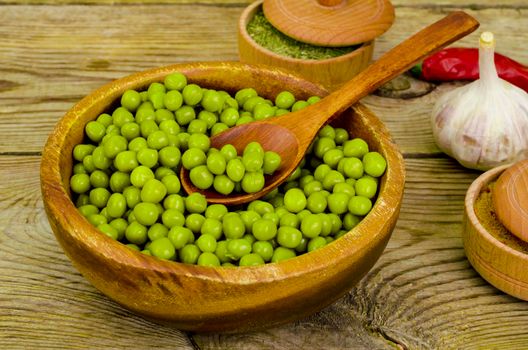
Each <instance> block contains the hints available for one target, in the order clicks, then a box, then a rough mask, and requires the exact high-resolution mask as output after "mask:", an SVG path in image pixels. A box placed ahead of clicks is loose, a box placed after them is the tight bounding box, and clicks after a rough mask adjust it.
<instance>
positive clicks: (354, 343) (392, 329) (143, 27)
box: [0, 0, 528, 349]
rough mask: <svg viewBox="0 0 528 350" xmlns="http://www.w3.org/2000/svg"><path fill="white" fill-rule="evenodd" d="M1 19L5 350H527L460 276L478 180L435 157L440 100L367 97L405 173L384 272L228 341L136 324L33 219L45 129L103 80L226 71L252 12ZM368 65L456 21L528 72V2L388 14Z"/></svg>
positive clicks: (434, 6) (154, 4) (517, 314)
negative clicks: (326, 302) (435, 112)
mask: <svg viewBox="0 0 528 350" xmlns="http://www.w3.org/2000/svg"><path fill="white" fill-rule="evenodd" d="M2 3H4V4H0V37H1V39H0V71H1V73H2V74H1V76H0V136H1V137H0V180H1V181H0V210H1V211H0V348H2V349H34V348H53V349H71V348H92V349H109V348H111V349H122V348H130V349H150V348H157V349H165V348H166V349H169V348H171V349H173V348H181V349H238V348H248V349H290V348H306V349H394V348H397V349H398V348H399V349H528V332H527V331H526V324H528V303H526V302H522V301H519V300H517V299H515V298H513V297H510V296H508V295H506V294H504V293H502V292H500V291H498V290H497V289H495V288H493V287H492V286H490V285H489V284H488V283H487V282H486V281H485V280H483V279H482V278H481V277H480V276H479V275H478V274H477V273H476V272H475V271H474V270H473V269H472V268H471V266H470V265H469V263H468V261H467V259H466V257H465V255H464V250H463V248H462V240H461V235H460V230H461V228H462V224H461V220H462V213H463V200H464V195H465V192H466V190H467V188H468V186H469V184H470V183H471V182H472V181H473V180H474V179H475V178H476V177H477V176H478V175H479V173H478V172H474V171H469V170H466V169H464V168H462V167H461V166H459V165H458V164H457V163H456V162H454V161H453V160H451V159H449V158H447V157H446V156H445V155H443V154H442V153H441V152H440V151H439V150H438V148H437V147H436V146H435V144H434V142H433V138H432V134H431V131H430V127H429V113H430V111H431V107H432V104H433V103H434V101H435V100H436V98H437V97H438V96H439V95H440V94H441V93H442V92H443V91H446V90H447V89H450V88H452V87H453V86H454V85H455V84H443V85H442V86H440V87H439V88H437V89H435V90H434V91H432V92H431V93H429V94H427V95H425V96H423V97H420V98H415V99H409V100H395V99H389V98H383V97H378V96H368V97H366V98H365V99H363V102H364V103H365V104H366V105H368V106H369V107H370V108H371V109H372V110H373V111H374V112H375V113H377V114H378V116H379V117H380V118H381V119H382V120H383V121H384V122H385V123H386V124H387V126H388V127H389V129H390V130H391V132H392V134H393V137H394V139H395V140H396V142H397V143H398V145H399V146H400V148H401V150H402V152H403V154H404V157H405V160H406V166H407V184H406V188H405V195H404V202H403V206H402V210H401V215H400V219H399V221H398V224H397V226H396V229H395V231H394V234H393V236H392V238H391V240H390V242H389V245H388V247H387V249H386V251H385V252H384V254H383V255H382V257H381V259H380V260H379V261H378V263H377V264H376V265H375V266H374V268H373V269H372V270H371V272H370V273H369V274H368V275H367V276H366V277H365V278H364V279H363V280H362V281H361V282H360V283H359V284H358V285H357V287H356V288H354V289H353V290H352V291H351V292H350V293H349V294H348V295H347V296H345V297H344V298H342V299H341V300H339V301H338V302H336V303H335V304H333V305H332V306H330V307H328V308H326V309H325V310H323V311H322V312H320V313H318V314H316V315H313V316H312V317H309V318H307V319H303V320H301V321H299V322H297V323H294V324H290V325H286V326H283V327H279V328H274V329H268V330H265V331H260V332H254V333H248V334H238V335H217V334H208V335H203V334H186V333H183V332H180V331H178V330H175V329H171V328H167V327H164V326H160V325H157V324H154V323H152V322H149V321H146V320H144V319H142V318H141V317H138V316H135V315H133V314H131V313H129V312H128V311H126V310H125V309H123V308H122V307H120V306H119V305H117V304H115V303H114V302H112V301H110V300H109V299H107V298H106V297H105V296H103V295H102V294H101V293H99V292H98V291H97V290H96V289H95V288H93V287H92V286H91V285H90V284H88V282H86V281H85V280H84V278H82V276H80V274H79V273H78V272H77V271H76V270H75V269H74V268H73V267H72V266H71V264H70V262H69V260H68V259H67V258H66V256H65V255H64V254H63V252H62V250H61V249H60V247H59V246H58V244H57V242H56V241H55V239H54V237H53V234H52V232H51V230H50V227H49V225H48V222H47V219H46V216H45V214H44V210H43V207H42V202H41V197H40V188H39V178H38V175H39V171H38V169H39V158H40V152H41V149H42V146H43V144H44V142H45V140H46V137H47V135H48V133H49V132H50V131H51V129H52V127H53V125H54V124H55V123H56V121H57V120H58V119H59V118H60V117H61V116H62V115H63V114H64V112H65V111H66V110H67V109H68V108H70V107H71V106H72V105H73V104H74V103H75V102H76V101H78V100H79V99H81V98H82V97H83V96H84V95H86V94H88V93H89V92H90V91H92V90H93V89H95V88H97V87H99V86H100V85H102V84H103V83H106V82H108V81H110V80H111V79H114V78H118V77H121V76H124V75H127V74H129V73H132V72H135V71H139V70H143V69H147V68H152V67H155V66H160V65H165V64H170V63H176V62H187V61H204V60H236V59H237V46H236V23H237V20H238V16H239V15H240V13H241V12H242V10H243V8H244V7H245V6H247V5H248V4H249V3H250V1H247V0H240V1H230V0H219V1H213V0H202V1H190V0H189V1H187V0H182V1H176V0H175V1H169V0H137V1H132V2H129V1H124V0H123V1H116V0H26V1H24V0H20V1H17V0H10V1H9V2H6V1H3V2H2ZM393 4H394V5H395V9H396V21H395V23H394V26H393V27H392V28H391V29H390V30H389V31H388V32H387V33H385V34H384V35H383V36H382V37H381V38H380V39H379V40H378V42H377V45H376V48H375V52H374V56H375V57H379V55H380V54H381V53H383V52H385V51H386V50H388V49H389V48H390V47H392V46H393V45H394V44H396V43H398V42H400V41H401V40H403V39H404V38H406V37H407V36H409V35H410V34H411V33H414V32H416V31H417V30H418V29H419V28H421V27H423V26H425V25H426V24H429V23H431V22H433V21H435V20H437V19H439V18H440V17H442V16H443V15H444V14H445V13H446V12H447V11H449V10H451V9H455V8H457V9H459V8H462V9H465V10H467V11H468V12H469V13H470V14H472V15H474V16H475V17H476V18H477V19H479V20H480V22H481V23H482V25H481V29H480V30H479V31H478V32H477V33H475V34H472V35H471V36H469V37H468V38H465V39H463V40H462V41H461V42H459V44H460V45H464V46H475V45H476V42H477V35H478V34H479V33H480V32H481V31H482V30H490V31H493V32H494V33H495V34H496V38H497V42H498V44H497V49H498V51H499V52H501V53H504V54H506V55H509V56H510V57H512V58H515V59H517V60H519V61H521V62H525V63H527V64H528V51H527V50H525V49H524V48H525V45H526V42H527V40H528V34H526V28H528V4H527V3H526V1H525V0H509V1H501V2H498V1H491V0H486V1H484V0H481V1H478V2H476V1H455V0H437V1H432V0H394V1H393Z"/></svg>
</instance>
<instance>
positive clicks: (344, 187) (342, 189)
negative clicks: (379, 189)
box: [333, 182, 356, 197]
mask: <svg viewBox="0 0 528 350" xmlns="http://www.w3.org/2000/svg"><path fill="white" fill-rule="evenodd" d="M333 192H334V193H346V194H347V195H348V196H349V197H352V196H355V195H356V190H355V189H354V186H351V185H350V184H348V183H346V182H340V183H338V184H336V185H335V186H334V189H333Z"/></svg>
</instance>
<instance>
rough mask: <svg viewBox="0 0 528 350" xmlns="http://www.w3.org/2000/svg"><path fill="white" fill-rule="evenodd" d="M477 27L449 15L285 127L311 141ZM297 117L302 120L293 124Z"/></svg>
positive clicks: (464, 17) (468, 18)
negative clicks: (326, 126)
mask: <svg viewBox="0 0 528 350" xmlns="http://www.w3.org/2000/svg"><path fill="white" fill-rule="evenodd" d="M478 26H479V22H478V21H477V20H476V19H474V18H473V17H471V16H470V15H468V14H466V13H465V12H462V11H455V12H452V13H450V14H449V15H447V16H446V17H444V18H443V19H441V20H439V21H438V22H435V23H433V24H431V25H430V26H428V27H426V28H424V29H422V30H420V31H419V32H418V33H416V34H414V35H413V36H411V37H410V38H408V39H407V40H405V41H403V42H402V43H400V44H399V45H397V46H396V47H394V48H393V49H391V50H390V51H388V52H387V53H385V54H384V55H383V56H381V57H380V58H379V59H378V60H377V61H375V62H374V63H372V64H371V65H370V66H368V67H367V68H366V69H365V70H363V71H362V72H361V73H359V74H358V75H357V76H355V77H354V78H353V79H352V80H350V81H349V82H347V83H346V84H345V85H343V86H342V87H341V88H339V89H338V90H336V91H334V92H333V93H331V94H330V95H329V96H327V97H326V98H324V99H322V100H321V101H320V102H319V103H317V104H314V105H312V106H310V107H308V108H307V109H310V111H308V110H306V111H305V110H301V111H300V112H304V111H305V113H292V114H290V115H285V118H284V124H285V125H286V124H288V125H289V127H290V129H291V130H292V131H294V132H295V133H296V134H297V136H298V137H299V138H300V139H301V140H304V139H305V140H308V141H311V140H312V139H313V136H315V133H317V132H318V130H319V129H320V127H322V126H323V125H324V124H325V123H326V122H327V121H330V120H332V119H334V118H335V117H337V116H338V115H339V114H341V113H342V112H344V111H345V110H346V109H347V108H349V107H351V106H352V105H353V104H355V103H356V102H358V101H359V100H360V99H361V98H363V97H365V96H366V95H368V94H369V93H371V92H373V91H374V90H376V89H377V88H378V87H380V86H381V85H383V84H384V83H386V82H387V81H389V80H391V79H392V78H394V77H396V76H397V75H398V74H401V73H403V72H404V71H406V70H407V69H409V68H410V67H411V66H412V65H413V64H414V63H415V62H417V61H419V60H420V59H423V58H425V57H426V56H427V55H429V54H431V53H433V52H435V51H437V50H439V49H441V48H443V47H444V46H447V45H448V44H451V43H453V42H454V41H456V40H458V39H460V38H462V37H464V36H465V35H467V34H469V33H471V32H473V31H474V30H475V29H476V28H478ZM296 116H299V117H301V118H300V119H302V120H294V119H295V117H296ZM287 119H289V120H287ZM298 119H299V118H298ZM279 124H282V121H280V122H279ZM295 129H297V130H295ZM312 132H313V133H312Z"/></svg>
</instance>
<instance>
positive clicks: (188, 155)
mask: <svg viewBox="0 0 528 350" xmlns="http://www.w3.org/2000/svg"><path fill="white" fill-rule="evenodd" d="M200 136H201V137H202V139H203V140H202V142H201V143H200V148H198V147H190V148H189V149H187V150H186V151H185V153H183V156H182V166H183V167H184V168H186V169H188V170H189V178H190V180H191V182H192V183H193V185H194V186H196V187H197V188H199V189H202V190H205V189H208V188H210V187H211V186H212V187H213V188H214V189H215V191H216V192H218V193H221V194H223V195H228V194H230V193H231V192H233V191H235V192H246V193H255V192H258V191H260V190H261V189H263V188H264V184H265V178H264V175H273V173H274V172H275V171H276V170H277V169H278V168H279V167H280V164H281V157H280V155H279V154H277V153H275V152H273V151H264V149H263V148H262V146H261V145H260V143H258V142H256V141H253V142H250V143H248V144H247V145H246V147H245V148H244V152H243V154H242V156H239V155H238V154H237V150H236V148H235V147H234V146H233V145H230V144H227V145H224V146H222V148H221V149H220V150H218V149H216V148H209V145H210V141H209V137H208V136H207V135H203V134H200Z"/></svg>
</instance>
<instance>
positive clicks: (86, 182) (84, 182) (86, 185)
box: [70, 174, 91, 193]
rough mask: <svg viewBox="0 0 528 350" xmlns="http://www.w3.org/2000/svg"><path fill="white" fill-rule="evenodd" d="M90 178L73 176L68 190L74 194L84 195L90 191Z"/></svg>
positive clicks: (81, 175)
mask: <svg viewBox="0 0 528 350" xmlns="http://www.w3.org/2000/svg"><path fill="white" fill-rule="evenodd" d="M90 187H91V186H90V176H88V175H87V174H75V175H73V176H72V177H71V178H70V188H71V190H72V191H73V192H75V193H85V192H88V191H89V190H90Z"/></svg>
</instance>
